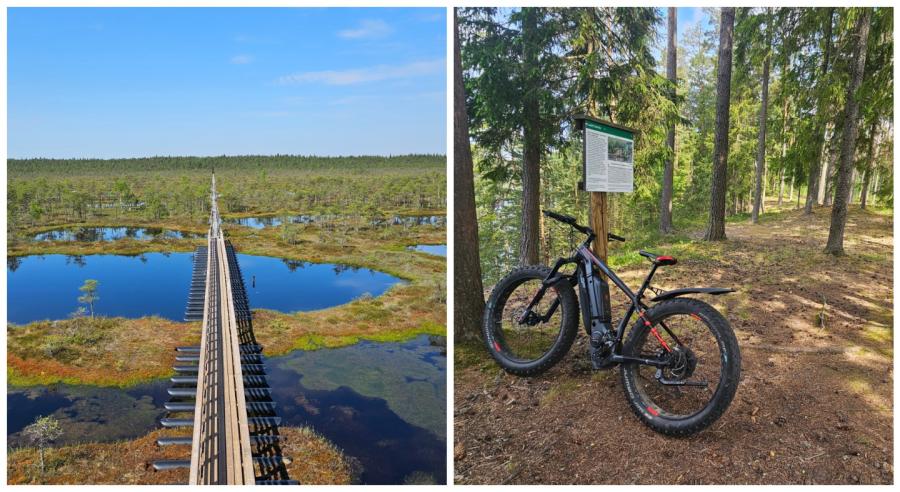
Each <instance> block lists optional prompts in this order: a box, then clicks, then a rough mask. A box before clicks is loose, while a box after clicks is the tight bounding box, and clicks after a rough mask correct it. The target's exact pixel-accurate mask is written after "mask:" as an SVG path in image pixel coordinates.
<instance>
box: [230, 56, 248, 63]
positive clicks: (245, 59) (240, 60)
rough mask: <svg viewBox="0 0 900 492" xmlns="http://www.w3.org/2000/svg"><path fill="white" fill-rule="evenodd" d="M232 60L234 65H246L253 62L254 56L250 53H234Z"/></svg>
mask: <svg viewBox="0 0 900 492" xmlns="http://www.w3.org/2000/svg"><path fill="white" fill-rule="evenodd" d="M230 62H231V64H232V65H246V64H248V63H251V62H253V57H252V56H250V55H234V56H232V57H231V60H230Z"/></svg>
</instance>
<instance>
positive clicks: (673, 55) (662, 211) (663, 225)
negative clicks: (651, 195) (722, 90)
mask: <svg viewBox="0 0 900 492" xmlns="http://www.w3.org/2000/svg"><path fill="white" fill-rule="evenodd" d="M677 11H678V9H676V8H675V7H669V33H668V34H669V44H668V53H667V57H666V77H668V79H669V81H670V82H671V83H672V89H671V90H672V94H670V98H671V100H672V104H675V87H676V84H677V83H678V78H677V71H676V68H677V67H676V64H677V63H678V62H677V54H678V51H677V48H676V46H675V36H676V29H677V26H676V24H677V22H678V14H677ZM666 145H667V146H668V147H669V158H668V159H666V164H665V169H664V170H663V182H662V197H661V198H660V205H659V232H661V233H663V234H668V233H670V232H672V180H673V176H674V174H675V122H674V121H672V122H670V123H669V128H668V131H667V133H666Z"/></svg>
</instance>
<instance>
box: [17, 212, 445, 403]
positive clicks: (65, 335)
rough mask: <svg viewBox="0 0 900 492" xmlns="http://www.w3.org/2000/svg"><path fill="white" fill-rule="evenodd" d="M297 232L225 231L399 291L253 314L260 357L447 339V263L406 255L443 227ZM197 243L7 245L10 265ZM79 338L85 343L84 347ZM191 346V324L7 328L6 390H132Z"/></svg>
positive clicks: (251, 248)
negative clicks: (177, 349) (363, 272)
mask: <svg viewBox="0 0 900 492" xmlns="http://www.w3.org/2000/svg"><path fill="white" fill-rule="evenodd" d="M81 225H85V226H143V227H148V226H150V227H161V228H173V229H178V230H190V231H194V232H205V231H201V230H200V229H199V228H198V226H197V225H196V224H190V223H188V222H184V221H182V222H179V221H174V220H168V221H163V222H148V221H143V220H135V219H133V218H127V217H122V218H110V219H109V220H107V221H93V222H91V223H85V224H66V227H77V226H81ZM46 229H47V226H42V227H40V228H35V229H32V230H28V231H27V232H26V233H25V234H24V235H26V236H27V235H28V234H32V233H36V232H40V231H42V230H46ZM297 230H298V231H299V232H298V233H297V234H296V235H294V236H293V237H292V238H291V241H290V242H286V241H285V240H284V239H283V238H282V237H281V235H280V232H279V231H280V228H279V227H267V228H263V229H251V228H248V227H240V226H234V225H226V231H227V234H228V237H229V239H230V240H231V241H232V243H233V244H234V246H235V248H236V250H237V251H238V252H239V253H243V254H252V255H265V256H273V257H277V258H286V259H290V260H298V261H306V262H314V263H338V264H344V265H349V266H354V267H362V268H369V269H373V270H378V271H382V272H385V273H388V274H390V275H393V276H395V277H398V278H400V279H402V280H403V282H401V283H399V284H397V285H395V286H393V287H391V288H390V289H388V291H387V292H385V293H384V294H382V295H380V296H378V297H374V298H372V297H363V298H359V299H356V300H354V301H352V302H349V303H346V304H342V305H340V306H335V307H331V308H327V309H322V310H318V311H306V312H296V313H279V312H276V311H270V310H254V319H253V324H254V333H255V335H256V337H257V339H258V340H259V342H260V343H261V344H263V346H264V347H265V352H266V355H269V356H277V355H282V354H285V353H287V352H290V351H291V350H295V349H305V350H314V349H316V348H322V347H339V346H344V345H351V344H354V343H356V342H358V341H360V340H362V339H366V340H373V341H399V340H406V339H409V338H412V337H414V336H417V335H420V334H429V335H445V334H446V258H444V257H440V256H434V255H429V254H426V253H422V252H417V251H412V250H410V249H408V246H411V245H415V244H445V243H446V229H445V228H444V227H434V226H414V227H403V226H384V227H360V228H355V229H341V230H325V229H323V228H321V227H316V226H307V227H299V228H297ZM201 244H203V241H202V240H191V239H180V240H174V239H166V240H149V241H148V240H136V239H122V240H117V241H105V242H76V241H27V242H17V243H14V244H10V245H8V248H7V253H8V255H9V256H21V255H35V254H67V255H90V254H129V255H137V254H141V253H145V252H154V251H192V250H193V249H194V248H196V246H198V245H201ZM100 295H101V296H102V286H101V287H100ZM186 301H187V299H185V302H186ZM251 307H252V306H251ZM192 327H196V328H192ZM148 337H150V338H152V340H151V339H148ZM85 339H90V340H92V343H89V344H86V343H81V341H83V340H85ZM198 339H199V324H198V323H180V322H173V321H169V320H164V319H160V318H154V317H145V318H139V319H126V318H98V319H95V320H90V319H78V320H74V319H69V320H59V321H38V322H34V323H29V324H27V325H22V326H16V325H12V324H8V325H7V350H8V352H7V367H8V371H9V372H8V374H9V382H10V384H13V385H17V386H22V385H33V384H51V383H57V382H63V383H69V384H97V385H107V386H109V385H114V386H127V385H132V384H136V383H140V382H144V381H149V380H152V379H155V378H160V377H166V376H169V375H171V374H172V369H171V362H172V361H171V354H172V348H173V347H174V346H176V345H181V344H185V343H192V342H196V341H197V340H198ZM52 340H55V341H58V342H60V343H61V344H62V345H63V346H64V350H59V351H53V350H48V343H49V341H52ZM167 355H168V356H167Z"/></svg>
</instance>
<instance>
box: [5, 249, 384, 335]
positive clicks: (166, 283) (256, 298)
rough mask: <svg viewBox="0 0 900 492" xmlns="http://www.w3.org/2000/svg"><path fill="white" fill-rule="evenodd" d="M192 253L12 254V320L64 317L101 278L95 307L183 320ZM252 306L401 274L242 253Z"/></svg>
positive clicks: (316, 303)
mask: <svg viewBox="0 0 900 492" xmlns="http://www.w3.org/2000/svg"><path fill="white" fill-rule="evenodd" d="M192 261H193V254H192V253H145V254H142V255H138V256H124V255H86V256H67V255H43V256H25V257H10V258H9V259H8V260H7V281H6V282H7V283H6V285H7V289H8V293H7V301H8V307H9V311H8V316H7V319H8V321H9V322H12V323H17V324H23V323H29V322H32V321H37V320H44V319H64V318H68V317H69V316H71V314H72V313H73V312H75V311H76V309H78V307H79V303H78V297H79V296H80V295H81V293H80V292H79V290H78V288H79V287H80V286H81V285H83V284H84V281H85V280H87V279H94V280H97V281H98V289H97V296H98V297H99V299H98V300H97V301H96V302H95V303H94V310H95V313H96V314H98V315H102V316H123V317H128V318H139V317H143V316H150V315H156V316H161V317H163V318H167V319H171V320H176V321H180V320H182V319H183V318H184V310H185V304H186V302H187V295H188V289H189V288H190V282H191V271H192V270H191V269H192ZM238 262H239V264H240V266H241V269H242V271H243V273H244V281H245V284H246V287H247V291H248V293H249V296H250V306H251V307H252V308H266V309H274V310H278V311H284V312H293V311H309V310H315V309H323V308H327V307H331V306H336V305H339V304H344V303H346V302H349V301H351V300H353V299H355V298H357V297H359V296H361V295H363V294H364V293H369V294H371V295H372V296H378V295H380V294H382V293H383V292H384V291H385V290H387V289H388V288H389V287H390V286H391V285H393V284H395V283H397V282H398V281H399V279H397V278H396V277H392V276H390V275H388V274H386V273H381V272H375V271H372V270H367V269H354V268H349V267H346V266H343V265H333V264H308V263H303V262H297V261H292V260H282V259H279V258H271V257H264V256H250V255H241V254H238Z"/></svg>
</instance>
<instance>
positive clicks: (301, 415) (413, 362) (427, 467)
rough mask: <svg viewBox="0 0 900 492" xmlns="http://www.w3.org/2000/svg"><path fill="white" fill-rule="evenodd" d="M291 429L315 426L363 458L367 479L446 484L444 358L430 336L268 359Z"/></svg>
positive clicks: (277, 398)
mask: <svg viewBox="0 0 900 492" xmlns="http://www.w3.org/2000/svg"><path fill="white" fill-rule="evenodd" d="M266 370H267V372H268V378H269V385H270V386H271V387H272V391H273V398H274V400H275V401H276V402H278V415H279V416H280V417H282V419H283V422H284V423H285V424H286V425H293V426H310V427H312V428H314V429H315V430H316V431H317V432H319V433H320V434H322V435H323V436H325V437H326V438H328V439H329V440H330V441H331V442H333V443H334V444H336V445H337V446H338V447H340V448H341V449H343V450H344V453H345V454H347V455H349V456H353V457H355V458H357V459H359V460H360V462H361V463H362V466H363V474H362V481H363V482H364V483H368V484H398V483H404V482H405V481H406V480H408V479H409V477H411V476H415V475H414V474H419V475H422V474H424V475H425V476H430V477H431V479H433V480H434V481H435V482H436V483H441V484H442V483H445V482H446V479H447V477H446V456H447V455H446V449H447V448H446V446H447V443H446V435H445V434H446V427H445V426H446V408H447V398H446V395H447V381H446V353H445V348H444V347H443V346H434V345H432V344H431V343H430V339H429V337H428V336H420V337H417V338H415V339H413V340H410V341H408V342H402V343H375V342H361V343H358V344H356V345H352V346H349V347H341V348H335V349H322V350H316V351H312V352H305V351H301V350H298V351H295V352H292V353H290V354H288V355H285V356H282V357H274V358H272V359H269V360H267V361H266Z"/></svg>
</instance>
